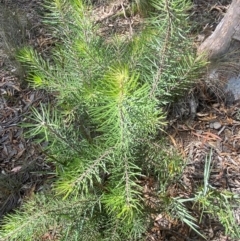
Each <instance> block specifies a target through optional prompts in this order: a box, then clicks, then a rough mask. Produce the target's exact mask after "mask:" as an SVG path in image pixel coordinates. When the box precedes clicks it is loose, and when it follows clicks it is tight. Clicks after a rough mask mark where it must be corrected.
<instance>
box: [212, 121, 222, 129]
mask: <svg viewBox="0 0 240 241" xmlns="http://www.w3.org/2000/svg"><path fill="white" fill-rule="evenodd" d="M221 126H222V125H221V123H220V122H214V123H213V128H214V129H215V130H218V129H219V128H220V127H221Z"/></svg>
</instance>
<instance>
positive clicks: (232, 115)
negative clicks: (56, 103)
mask: <svg viewBox="0 0 240 241" xmlns="http://www.w3.org/2000/svg"><path fill="white" fill-rule="evenodd" d="M42 2H43V1H42V0H36V1H34V0H18V1H14V0H12V1H11V0H2V1H0V94H1V96H0V171H1V173H0V218H1V216H3V215H4V214H6V213H8V212H9V211H11V210H12V209H14V208H16V207H17V206H19V205H20V204H21V203H22V202H23V201H24V200H25V199H26V198H27V197H29V196H31V195H32V194H33V193H34V192H37V191H39V190H41V188H42V187H43V185H47V182H46V180H49V179H50V178H51V175H50V174H48V173H50V172H51V169H52V168H53V167H51V166H49V165H48V164H47V163H45V162H44V159H45V155H44V153H42V151H41V148H40V147H39V146H38V145H37V144H35V143H34V142H32V141H31V139H28V138H26V137H25V135H24V133H25V132H26V131H27V129H26V128H22V127H21V125H20V124H21V123H23V122H24V121H25V120H26V116H27V115H29V114H30V111H31V108H32V107H35V108H37V107H38V106H39V103H40V102H49V101H51V97H49V96H48V95H47V94H46V93H44V92H43V91H36V90H33V89H31V88H30V87H29V86H28V85H27V84H26V79H25V74H24V69H23V68H22V67H21V66H20V65H19V64H18V62H17V61H16V59H15V58H14V56H15V54H16V51H17V50H18V49H19V48H21V47H23V46H32V47H34V48H35V49H36V50H37V51H39V53H41V54H42V55H43V56H44V54H47V53H48V50H49V48H51V44H52V39H51V34H49V33H48V32H47V30H46V27H45V26H44V25H43V23H42V21H41V19H42V17H41V16H42V14H43V8H42V6H41V4H42ZM230 2H231V1H227V0H226V1H217V0H211V1H204V0H194V1H193V3H194V5H193V8H192V9H191V21H193V22H194V23H197V24H194V25H193V27H192V34H193V35H194V36H196V43H195V44H196V46H198V45H199V44H200V42H201V41H203V40H204V39H205V38H206V37H207V36H208V35H209V34H211V32H212V31H213V30H214V29H215V27H216V26H217V24H218V23H219V21H220V20H221V18H222V17H223V15H224V13H225V12H226V10H227V7H228V4H229V3H230ZM127 3H128V1H111V2H110V3H108V1H99V2H98V1H96V3H95V9H94V11H95V17H96V19H95V21H96V22H100V23H101V24H102V26H103V27H102V32H101V33H100V34H102V35H104V36H107V35H108V34H109V33H112V32H116V33H118V34H121V35H122V36H125V37H126V36H127V37H129V38H130V37H131V35H132V34H133V32H134V31H138V27H139V23H140V22H141V16H137V15H134V16H132V17H131V16H130V15H128V11H127V10H128V5H127ZM122 16H124V17H122ZM206 76H209V74H208V73H206ZM203 78H204V76H203ZM216 90H217V91H216ZM191 98H192V101H195V102H196V103H197V105H196V108H195V112H196V113H195V114H194V117H193V118H190V116H189V115H185V116H184V114H182V113H191V103H192V102H191V101H189V99H191ZM191 98H190V94H189V95H188V96H187V98H184V99H182V100H179V102H178V103H176V104H175V105H173V106H172V107H171V108H170V110H171V111H170V112H169V126H168V137H169V140H170V142H171V145H172V146H174V147H176V148H178V150H180V152H181V153H182V155H183V156H184V157H185V158H186V160H188V161H187V163H186V169H185V171H184V176H183V180H184V182H185V184H186V186H189V188H190V189H194V188H195V184H194V183H199V181H201V180H203V175H204V174H203V172H204V163H205V159H206V156H207V155H209V153H210V150H212V158H211V162H212V171H211V175H210V181H209V183H210V185H211V186H213V187H214V188H216V189H220V190H229V191H231V192H233V193H236V194H240V175H239V173H240V142H239V140H240V109H239V106H240V105H239V104H238V103H234V104H232V105H231V106H228V107H226V105H225V104H226V103H225V96H224V95H222V89H221V88H220V87H219V85H216V84H214V83H212V84H210V85H209V83H208V82H207V81H201V80H200V81H199V83H198V84H197V85H196V87H194V88H193V89H192V90H191ZM180 109H181V110H180ZM179 113H180V114H179ZM150 179H151V178H149V180H148V181H146V188H148V190H152V189H151V185H152V181H151V180H150ZM6 184H8V185H6ZM170 189H171V190H170ZM169 191H171V192H175V195H177V194H179V193H181V192H182V190H181V188H179V187H177V186H174V187H169ZM234 213H235V218H236V222H237V223H238V224H239V225H240V209H239V208H236V209H235V210H234ZM152 219H153V225H152V227H151V228H150V229H149V231H148V233H147V234H146V240H149V241H150V240H151V241H160V240H179V241H181V240H200V239H199V238H196V237H195V236H194V235H193V234H190V231H189V230H188V228H186V226H184V225H182V224H179V223H177V224H176V223H174V221H172V220H169V218H168V217H167V216H164V215H160V214H153V215H152ZM208 221H209V220H208ZM214 221H216V220H214ZM164 222H165V223H166V222H167V223H168V224H167V225H163V223H164ZM201 229H202V230H201V231H203V232H204V233H205V234H206V235H207V237H208V239H207V240H213V241H217V240H218V241H223V240H231V239H230V238H229V237H227V236H225V235H224V234H223V228H222V226H221V225H220V224H219V223H218V222H217V221H216V222H215V223H213V222H212V223H211V222H206V223H205V226H204V227H201Z"/></svg>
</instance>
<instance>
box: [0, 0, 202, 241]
mask: <svg viewBox="0 0 240 241" xmlns="http://www.w3.org/2000/svg"><path fill="white" fill-rule="evenodd" d="M45 5H46V8H47V10H48V11H47V14H46V19H45V22H46V23H47V24H48V26H50V28H51V31H52V34H53V36H55V37H56V38H57V39H58V41H57V43H56V46H55V47H54V48H53V49H52V52H51V56H50V58H49V59H47V60H45V59H43V58H42V57H41V56H39V55H38V54H37V53H36V51H34V50H33V49H27V48H25V49H22V50H21V51H20V53H19V55H18V58H19V60H20V61H21V62H22V63H23V64H25V65H26V67H27V68H28V70H29V75H28V78H29V81H30V83H31V84H32V86H33V87H34V88H40V89H46V90H48V91H49V92H51V93H52V94H53V95H54V96H55V98H56V101H55V103H54V104H51V103H50V104H49V105H48V106H46V105H43V104H42V105H41V108H39V109H38V110H36V109H34V110H33V116H32V121H31V123H30V124H25V126H26V127H28V128H29V127H30V129H29V134H30V137H31V138H35V140H36V141H38V142H39V143H42V142H43V141H45V142H46V141H47V142H48V147H47V149H46V150H45V152H46V153H48V161H50V162H53V163H54V164H55V166H56V181H55V182H54V183H53V189H52V190H51V192H47V193H44V194H43V193H42V194H41V193H40V194H38V195H36V197H35V198H33V199H32V200H31V201H29V202H26V203H25V204H24V205H23V207H22V208H21V209H20V210H18V211H16V213H15V214H13V215H9V216H7V217H6V218H5V220H4V224H3V226H2V229H3V231H2V233H1V238H2V239H1V240H39V239H40V238H41V237H43V236H44V235H45V234H46V233H48V232H49V230H50V229H52V228H54V229H55V230H57V231H58V232H59V235H60V237H61V240H111V241H114V240H141V239H143V234H144V232H145V231H146V228H147V225H148V222H149V221H148V220H149V217H148V215H149V213H148V211H147V209H145V206H144V201H143V198H142V187H141V185H140V184H139V180H141V178H142V177H143V176H144V175H147V174H149V173H154V174H155V175H156V176H157V177H158V178H159V180H158V181H159V183H160V187H161V188H162V190H164V188H165V187H166V185H167V184H168V181H171V180H173V179H174V178H176V175H179V173H180V172H181V168H180V169H179V167H177V165H176V163H181V161H180V159H179V158H176V159H174V160H175V161H176V162H174V161H172V160H171V157H169V155H167V154H166V153H165V154H164V155H165V156H164V155H160V154H159V153H160V152H161V153H163V150H161V148H160V149H159V148H155V147H156V143H157V142H158V141H156V138H157V137H158V136H159V132H160V130H161V129H163V127H164V125H165V123H166V122H165V113H163V111H162V108H163V107H164V106H165V105H166V104H168V103H170V102H171V101H173V100H174V99H176V98H177V97H178V96H180V95H181V94H183V91H184V90H185V89H186V88H189V86H190V85H191V83H193V81H194V80H195V77H196V76H198V75H199V72H200V70H201V69H202V67H203V66H204V65H205V62H202V61H201V60H200V59H196V58H195V56H194V54H193V53H194V51H193V48H192V47H191V41H190V40H188V37H187V34H188V26H187V15H186V14H185V12H186V9H187V8H188V7H189V3H188V2H187V1H182V0H170V1H159V0H158V1H152V2H151V6H152V7H153V8H154V11H153V12H152V13H151V14H150V15H149V16H150V17H149V18H147V19H145V21H144V23H143V25H142V31H141V32H140V33H135V35H134V36H133V38H131V40H127V39H126V38H121V37H120V36H111V37H110V40H109V39H108V41H106V40H105V39H104V37H102V36H100V35H99V34H98V32H99V31H98V30H99V28H100V27H101V26H99V25H97V24H96V23H94V22H93V20H92V19H93V18H92V11H91V6H89V5H85V4H84V3H83V2H81V1H80V0H71V1H63V0H54V1H48V2H46V4H45ZM157 145H158V144H157ZM158 146H159V147H160V145H158ZM170 166H171V167H170ZM153 170H154V171H153ZM168 174H169V175H168ZM175 174H176V175H175ZM160 191H161V190H159V192H160ZM187 214H188V213H187ZM181 220H182V219H181ZM190 225H191V223H190Z"/></svg>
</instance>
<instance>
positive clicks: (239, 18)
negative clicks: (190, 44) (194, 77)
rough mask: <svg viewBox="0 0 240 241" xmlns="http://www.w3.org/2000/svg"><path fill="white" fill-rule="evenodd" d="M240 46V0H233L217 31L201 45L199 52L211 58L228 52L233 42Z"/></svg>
mask: <svg viewBox="0 0 240 241" xmlns="http://www.w3.org/2000/svg"><path fill="white" fill-rule="evenodd" d="M236 42H239V43H237V44H238V45H239V46H240V0H233V1H232V3H231V5H230V6H229V9H228V11H227V13H226V14H225V16H224V18H223V19H222V20H221V22H220V23H219V24H218V26H217V28H216V29H215V31H214V32H213V33H212V34H211V35H210V36H209V37H208V38H207V39H206V40H205V41H204V42H203V43H202V44H201V45H200V47H199V48H198V54H206V56H207V58H208V59H209V60H213V59H217V58H219V57H221V56H222V55H224V54H226V53H227V52H228V50H229V48H230V46H231V45H232V44H234V45H235V46H236Z"/></svg>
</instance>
